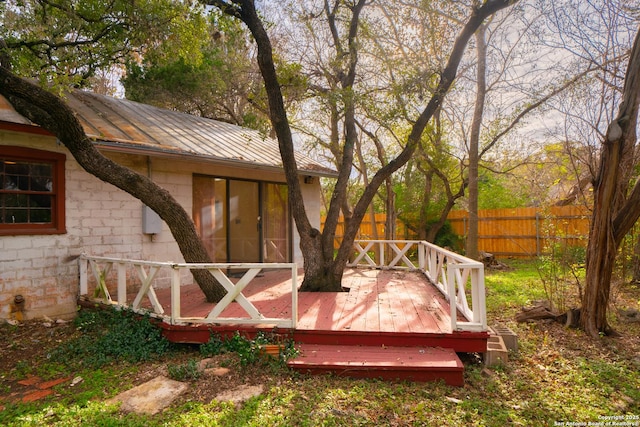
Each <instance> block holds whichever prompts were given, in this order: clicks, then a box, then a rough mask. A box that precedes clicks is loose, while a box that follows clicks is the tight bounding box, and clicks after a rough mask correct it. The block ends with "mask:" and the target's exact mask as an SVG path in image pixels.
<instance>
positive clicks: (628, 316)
mask: <svg viewBox="0 0 640 427" xmlns="http://www.w3.org/2000/svg"><path fill="white" fill-rule="evenodd" d="M618 314H619V315H620V320H621V321H623V322H625V323H640V311H639V310H636V309H635V308H628V309H619V310H618Z"/></svg>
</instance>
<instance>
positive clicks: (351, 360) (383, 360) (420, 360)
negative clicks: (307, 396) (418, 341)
mask: <svg viewBox="0 0 640 427" xmlns="http://www.w3.org/2000/svg"><path fill="white" fill-rule="evenodd" d="M298 347H299V349H300V355H299V356H298V357H296V358H295V359H292V360H289V362H288V365H289V367H290V368H292V369H295V370H297V371H299V372H303V373H309V374H314V375H315V374H329V373H331V374H334V375H338V376H348V377H353V378H381V379H386V380H395V379H398V380H409V381H437V380H443V381H445V382H446V383H447V384H449V385H453V386H462V385H464V366H463V364H462V362H461V361H460V359H459V358H458V355H457V354H456V353H455V351H453V350H452V349H446V348H440V347H386V346H380V347H377V346H357V345H339V346H338V345H319V344H300V345H299V346H298Z"/></svg>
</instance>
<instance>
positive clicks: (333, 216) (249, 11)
mask: <svg viewBox="0 0 640 427" xmlns="http://www.w3.org/2000/svg"><path fill="white" fill-rule="evenodd" d="M208 3H209V4H212V5H215V6H217V7H219V8H220V9H221V10H222V11H224V12H226V13H228V14H230V15H233V16H235V17H237V18H239V19H241V20H242V21H243V22H244V23H245V24H246V25H247V27H248V28H249V30H250V31H251V33H252V34H253V37H254V39H255V40H256V44H257V46H258V55H257V59H258V64H259V66H260V71H261V73H262V76H263V79H264V81H265V88H266V91H267V95H268V100H269V111H270V118H271V121H272V124H273V127H274V129H275V133H276V135H277V137H278V141H279V144H280V153H281V155H282V160H283V164H284V167H285V173H286V177H287V184H288V186H289V192H290V200H291V207H292V213H293V216H294V218H295V221H296V227H297V229H298V232H299V234H300V237H301V247H302V249H303V256H304V261H305V265H304V268H305V278H304V283H303V286H302V289H303V290H336V289H339V288H340V281H341V279H342V274H343V271H344V268H345V266H346V263H347V260H348V258H349V256H350V255H351V251H352V245H353V241H354V239H355V236H356V234H357V231H358V228H359V225H360V222H361V221H362V218H363V216H364V215H365V213H366V211H367V209H368V207H369V204H370V203H371V201H372V199H373V197H374V196H375V194H376V192H377V190H378V188H379V187H380V185H382V183H383V182H384V180H385V179H386V178H387V177H389V176H390V175H391V174H392V173H393V172H395V171H396V170H398V169H399V168H400V167H402V166H404V165H405V164H406V163H407V162H408V161H409V160H410V158H411V157H412V155H413V154H414V152H415V149H416V147H417V145H418V144H419V143H420V139H421V136H422V134H423V132H424V129H425V128H426V126H427V124H428V122H429V121H430V120H431V118H432V117H433V115H434V114H435V113H436V111H437V109H438V107H439V105H440V104H441V103H442V101H443V99H444V97H445V95H446V93H447V92H448V90H449V88H450V87H451V85H452V83H453V81H454V79H455V77H456V73H457V69H458V65H459V64H460V61H461V58H462V55H463V53H464V50H465V46H466V45H467V43H468V41H469V39H470V38H471V37H472V36H473V34H474V33H475V31H476V29H477V28H478V26H479V25H481V24H482V22H484V20H485V19H486V18H487V17H489V16H491V15H492V14H494V13H495V12H497V11H499V10H501V9H503V8H505V7H507V6H509V5H510V4H511V2H510V1H506V0H504V1H501V0H489V1H487V2H485V3H484V4H483V5H482V6H480V7H477V8H474V9H472V12H471V15H470V17H469V18H468V20H467V21H466V23H465V24H464V26H463V28H462V29H461V31H460V33H459V35H458V37H457V38H456V40H455V42H454V43H453V47H452V50H451V55H450V57H449V59H448V61H447V63H446V66H445V67H444V68H443V69H442V70H441V72H440V73H439V78H438V79H437V81H438V83H437V85H436V86H435V88H434V91H433V92H432V94H431V97H430V99H429V101H428V102H427V103H426V105H425V106H424V108H423V109H422V111H421V113H420V114H419V115H418V116H417V118H416V119H415V122H414V124H413V126H412V127H411V132H410V134H409V136H408V138H407V140H406V142H405V145H404V147H403V148H402V151H401V152H400V153H399V154H398V155H397V156H396V157H395V158H393V159H391V160H390V161H389V163H388V164H387V165H386V166H383V167H382V168H381V169H379V170H378V171H377V172H376V173H375V175H373V177H372V178H371V181H370V182H369V185H368V186H367V187H366V188H365V189H364V192H363V194H362V196H361V198H360V199H359V200H358V202H357V203H356V205H355V207H354V209H353V216H352V220H351V222H350V223H349V224H348V225H347V227H346V229H345V235H344V238H343V241H342V244H341V245H340V247H339V249H338V252H337V254H335V255H334V248H333V244H334V242H333V240H334V239H333V236H334V234H335V229H336V225H337V222H338V214H339V210H340V207H341V206H342V203H343V201H344V198H345V196H346V191H345V190H346V188H347V183H348V178H349V175H350V173H351V169H352V165H353V149H354V146H355V141H356V135H355V132H356V131H357V129H356V126H355V121H354V120H353V119H354V114H353V113H354V104H353V102H354V98H353V97H351V96H349V95H350V94H351V88H352V87H353V83H354V81H355V76H356V71H357V68H356V66H357V64H358V43H357V35H358V29H359V24H360V14H361V13H362V11H363V8H364V6H365V2H364V1H363V0H360V1H354V2H344V3H343V2H341V1H336V2H334V3H332V4H329V2H328V0H327V1H325V3H324V6H323V8H322V9H321V10H323V11H324V13H325V14H326V16H327V22H328V24H329V27H330V29H331V34H332V37H333V39H332V40H333V43H334V44H336V49H338V52H339V55H338V56H337V59H338V61H336V66H339V67H342V70H343V73H342V74H340V77H341V81H340V85H341V87H342V89H343V91H344V93H345V95H346V96H345V97H344V98H343V99H342V100H341V101H342V102H344V115H345V121H344V134H345V143H344V145H343V147H342V162H341V166H342V167H341V168H340V170H339V172H340V176H339V177H338V180H337V183H336V186H335V187H334V191H333V195H332V201H331V204H330V208H329V212H328V214H327V220H326V222H325V227H324V230H323V232H322V233H320V232H319V230H316V229H314V228H313V227H311V224H310V223H309V220H308V218H307V215H306V212H305V209H304V205H303V204H302V197H301V191H300V184H299V179H298V178H299V177H298V173H297V168H296V164H295V159H294V157H293V152H294V144H293V138H292V133H291V126H290V124H289V120H288V116H287V112H286V110H285V105H284V101H283V97H282V92H281V90H280V85H279V83H278V76H277V74H276V70H275V64H274V60H273V58H274V54H273V48H272V45H271V42H270V38H269V36H268V34H267V32H266V30H265V28H264V25H263V23H262V21H261V19H260V17H259V15H258V13H257V11H256V9H255V4H254V2H253V1H250V0H234V1H228V2H227V1H223V0H209V1H208ZM345 17H346V18H345ZM336 18H340V20H338V19H336ZM339 22H341V23H343V26H340V27H339V26H338V23H339ZM340 34H344V35H345V36H344V39H342V38H341V36H340ZM338 45H339V46H341V47H338Z"/></svg>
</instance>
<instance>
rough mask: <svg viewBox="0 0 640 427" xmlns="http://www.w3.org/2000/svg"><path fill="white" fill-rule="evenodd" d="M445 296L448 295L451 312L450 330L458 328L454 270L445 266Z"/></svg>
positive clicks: (451, 266) (449, 266) (450, 266)
mask: <svg viewBox="0 0 640 427" xmlns="http://www.w3.org/2000/svg"><path fill="white" fill-rule="evenodd" d="M447 294H449V308H450V312H451V330H452V331H455V330H457V328H458V304H457V301H458V298H457V297H456V268H455V267H453V265H449V264H447Z"/></svg>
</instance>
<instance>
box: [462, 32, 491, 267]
mask: <svg viewBox="0 0 640 427" xmlns="http://www.w3.org/2000/svg"><path fill="white" fill-rule="evenodd" d="M486 31H487V26H486V25H485V24H482V25H480V26H479V27H478V31H476V52H477V58H478V65H477V67H478V69H477V72H476V76H477V82H476V88H477V89H476V105H475V108H474V110H473V121H472V123H471V134H470V136H469V180H468V183H469V232H468V234H467V245H466V256H467V257H469V258H471V259H477V258H478V166H479V161H480V156H479V153H480V150H479V146H480V128H481V126H482V117H483V115H484V102H485V96H486V94H487V83H486V74H487V71H486V70H487V46H486V41H485V39H484V36H485V33H486Z"/></svg>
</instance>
